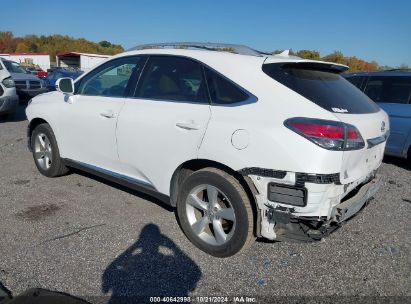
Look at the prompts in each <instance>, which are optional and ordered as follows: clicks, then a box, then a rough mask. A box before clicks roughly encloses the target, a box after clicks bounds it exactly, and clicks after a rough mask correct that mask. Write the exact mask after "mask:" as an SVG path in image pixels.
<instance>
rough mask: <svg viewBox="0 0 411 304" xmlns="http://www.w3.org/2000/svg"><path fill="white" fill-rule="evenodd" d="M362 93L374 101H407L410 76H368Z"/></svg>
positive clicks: (409, 94) (410, 82)
mask: <svg viewBox="0 0 411 304" xmlns="http://www.w3.org/2000/svg"><path fill="white" fill-rule="evenodd" d="M364 93H365V94H367V95H368V97H370V98H371V99H372V100H374V101H375V102H386V103H408V102H409V101H410V98H411V77H404V76H375V77H370V78H369V80H368V82H367V86H366V88H365V90H364Z"/></svg>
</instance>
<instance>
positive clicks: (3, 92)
mask: <svg viewBox="0 0 411 304" xmlns="http://www.w3.org/2000/svg"><path fill="white" fill-rule="evenodd" d="M18 102H19V97H18V96H17V93H16V86H15V83H14V80H13V79H12V77H11V74H10V72H9V71H8V70H7V69H6V66H5V65H4V63H3V59H2V58H0V115H8V116H9V117H13V116H14V114H15V113H16V109H17V105H18Z"/></svg>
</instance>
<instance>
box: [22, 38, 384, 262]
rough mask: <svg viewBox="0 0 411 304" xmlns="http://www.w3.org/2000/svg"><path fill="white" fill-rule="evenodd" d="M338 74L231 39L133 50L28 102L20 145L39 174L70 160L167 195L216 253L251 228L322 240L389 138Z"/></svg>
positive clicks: (368, 192) (343, 215)
mask: <svg viewBox="0 0 411 304" xmlns="http://www.w3.org/2000/svg"><path fill="white" fill-rule="evenodd" d="M175 46H177V47H178V48H175ZM182 46H183V47H184V48H182ZM167 47H169V48H167ZM172 47H174V48H172ZM219 47H221V48H222V50H229V51H230V52H225V51H215V49H218V48H219ZM194 48H205V49H208V50H198V49H194ZM221 48H220V50H221ZM210 49H212V50H210ZM346 69H347V67H346V66H343V65H340V64H335V63H328V62H320V61H312V60H303V59H301V58H298V57H293V56H289V55H288V54H286V53H282V54H280V55H276V56H272V55H266V54H263V53H259V52H257V51H254V50H252V49H249V48H246V47H243V46H235V45H223V46H217V45H214V44H211V45H210V44H194V43H180V44H172V45H171V46H170V45H169V44H161V45H155V46H152V48H150V46H147V45H146V46H141V47H137V48H136V49H135V50H131V51H127V52H125V53H122V54H119V55H117V56H114V57H113V58H110V59H108V60H107V61H105V62H104V63H102V64H100V65H99V66H97V67H95V68H94V69H93V70H91V71H90V72H88V73H86V74H84V75H82V76H81V77H80V78H78V79H77V80H76V81H74V82H73V80H72V79H70V78H62V79H59V80H58V82H57V86H58V91H57V92H50V93H46V94H43V95H41V96H38V97H35V98H33V99H32V101H31V103H30V104H29V106H28V107H27V111H26V113H27V117H28V119H29V121H30V124H29V127H28V141H29V147H30V149H31V150H32V152H33V156H34V161H35V163H36V166H37V168H38V170H39V171H40V172H41V173H42V174H44V175H45V176H49V177H55V176H61V175H63V174H66V173H67V172H68V168H70V167H74V168H79V169H82V170H85V171H88V172H91V173H93V174H96V175H99V176H101V177H104V178H108V179H110V180H112V181H116V182H118V183H121V184H123V185H126V186H129V187H132V188H136V189H139V190H141V191H143V192H147V193H150V194H153V195H157V197H161V198H163V199H164V201H166V202H168V203H169V204H171V205H172V206H174V207H176V212H177V215H178V219H179V222H180V225H181V228H182V230H183V231H184V233H185V234H186V236H187V237H188V238H189V239H190V240H191V242H192V243H194V244H195V245H196V246H197V247H198V248H200V249H201V250H203V251H205V252H207V253H209V254H211V255H214V256H218V257H226V256H230V255H233V254H236V253H238V252H240V251H242V250H244V249H245V248H247V247H248V246H249V245H250V244H251V243H252V242H253V240H254V239H255V238H256V237H264V238H267V239H269V240H283V239H294V240H319V239H321V238H322V237H324V236H326V235H327V234H328V233H329V232H331V231H333V230H334V229H335V228H337V227H339V225H340V223H342V222H343V221H345V220H347V219H348V218H350V217H352V216H353V215H355V214H356V213H357V212H358V211H359V210H360V209H361V208H362V207H363V206H364V205H365V204H366V202H367V201H368V200H369V198H370V197H372V196H373V195H374V194H375V192H376V191H377V189H378V186H379V183H380V178H379V176H378V175H377V174H376V171H377V169H378V167H379V166H380V164H381V161H382V158H383V154H384V148H385V142H386V139H387V136H388V134H389V123H388V117H387V115H386V113H385V112H384V111H382V110H381V109H380V108H379V107H378V106H377V105H376V104H375V103H374V102H372V101H371V100H370V99H369V98H368V97H367V96H365V95H364V94H363V93H361V92H360V91H359V90H358V89H357V88H355V87H354V86H353V85H352V84H350V83H349V82H348V81H346V80H345V79H344V78H343V77H341V76H340V75H339V73H340V72H342V71H344V70H346Z"/></svg>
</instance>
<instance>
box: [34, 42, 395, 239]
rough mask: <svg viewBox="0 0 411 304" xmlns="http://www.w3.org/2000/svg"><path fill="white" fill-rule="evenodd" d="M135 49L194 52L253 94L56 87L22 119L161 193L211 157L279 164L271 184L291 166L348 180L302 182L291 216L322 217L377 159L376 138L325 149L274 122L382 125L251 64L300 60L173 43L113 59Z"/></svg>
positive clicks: (261, 199) (262, 183)
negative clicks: (247, 98) (121, 92)
mask: <svg viewBox="0 0 411 304" xmlns="http://www.w3.org/2000/svg"><path fill="white" fill-rule="evenodd" d="M137 54H174V55H181V56H187V57H190V58H194V59H196V60H199V61H201V62H203V63H204V64H206V65H208V66H210V67H212V68H213V69H215V70H217V71H218V72H220V73H222V74H223V75H225V76H226V77H228V78H230V79H231V80H233V81H234V82H235V83H237V84H238V85H240V86H242V87H243V88H244V89H246V90H247V91H248V92H250V93H251V94H253V95H254V96H256V97H257V99H258V101H257V102H253V103H246V104H241V105H229V106H222V105H213V106H209V105H199V104H193V103H177V102H165V101H155V100H143V99H131V98H130V99H121V98H120V99H119V98H101V97H100V98H92V97H89V98H84V100H83V99H81V98H82V97H79V96H73V97H71V98H73V100H74V102H73V103H72V104H69V103H67V102H65V101H64V96H63V95H62V94H61V93H52V94H44V95H41V96H38V97H36V98H34V99H33V102H32V104H31V105H30V106H29V107H28V109H27V115H28V118H29V120H31V119H33V118H35V117H43V118H44V119H45V120H47V121H49V122H50V124H51V126H52V128H53V130H55V133H56V137H57V141H58V143H59V145H60V150H61V153H62V155H63V156H65V157H69V158H73V159H75V160H78V161H81V162H83V163H89V164H92V165H95V166H101V167H103V168H104V169H108V170H111V171H115V172H117V173H120V174H123V175H126V176H129V177H133V178H137V179H139V180H142V181H145V182H147V183H149V184H151V185H153V186H154V187H155V188H156V189H157V190H158V191H159V192H161V193H164V194H169V189H170V182H171V178H172V175H173V173H174V172H175V170H176V169H177V168H178V167H179V166H180V165H181V164H182V163H184V162H186V161H189V160H193V159H196V158H200V159H207V160H212V161H216V162H219V163H222V164H224V165H225V166H227V167H229V168H231V169H233V170H239V169H243V168H246V167H260V168H267V169H274V170H284V171H286V172H287V176H286V178H285V179H284V180H277V182H284V183H288V184H293V183H294V182H295V174H294V172H305V173H317V174H332V173H340V175H341V180H342V182H343V184H346V183H352V184H350V185H349V186H348V189H347V190H346V191H344V186H343V185H334V184H326V185H317V184H309V183H306V187H307V189H308V202H307V206H306V207H298V208H296V211H297V214H298V215H304V216H326V217H330V216H331V210H332V208H333V207H334V206H335V205H336V204H338V203H339V202H340V201H341V198H342V197H343V196H344V195H345V194H346V193H347V192H349V191H351V190H352V189H353V188H354V187H356V186H357V185H358V184H359V183H361V182H363V181H364V180H365V178H366V177H367V175H368V174H369V173H370V172H371V171H372V170H374V169H375V168H377V167H378V166H379V165H380V163H381V159H382V155H383V151H384V147H385V143H384V144H380V145H378V146H376V147H374V148H372V149H367V148H364V149H361V150H357V151H346V152H339V151H329V150H326V149H323V148H321V147H319V146H317V145H315V144H313V143H312V142H310V141H309V140H307V139H305V138H303V137H302V136H300V135H298V134H296V133H295V132H293V131H291V130H289V129H288V128H286V127H285V126H284V121H285V120H287V119H289V118H292V117H308V118H318V119H325V120H333V121H344V122H346V123H350V124H352V125H354V126H356V127H357V128H358V129H359V131H360V132H361V134H362V136H363V137H364V139H365V140H367V139H369V138H373V137H377V136H380V135H381V133H379V132H378V130H379V128H380V126H381V122H382V121H385V123H386V125H387V126H388V118H387V115H386V114H385V113H384V112H383V111H381V112H378V113H373V114H361V115H360V114H358V115H351V114H341V113H331V112H329V111H327V110H325V109H323V108H321V107H319V106H318V105H316V104H315V103H313V102H310V101H308V100H307V99H306V98H304V97H303V96H301V95H299V94H298V93H296V92H294V91H292V90H290V89H289V88H287V87H286V86H284V85H282V84H280V83H278V82H276V81H274V80H273V79H271V78H270V77H269V76H267V75H266V74H264V73H263V72H262V69H261V67H262V64H263V63H264V61H265V60H267V61H268V62H286V61H288V62H296V61H307V60H301V59H295V58H292V57H289V58H286V57H284V56H283V57H281V56H279V57H272V56H271V57H268V58H266V57H255V56H243V55H236V54H230V53H224V52H210V51H195V50H181V49H173V50H170V49H169V50H165V49H155V50H142V51H132V52H127V53H123V54H120V55H116V56H114V57H113V58H118V57H122V56H129V55H137ZM82 77H84V75H83V76H82ZM80 79H81V78H80ZM77 81H78V80H77ZM103 100H104V102H103ZM123 105H124V106H123ZM109 111H112V112H111V113H113V114H114V116H115V117H113V118H106V117H102V116H101V115H99V113H104V114H110V113H108V112H109ZM105 116H106V115H105ZM108 116H111V115H108ZM243 130H246V131H243ZM79 139H80V140H79ZM117 153H118V157H117ZM367 159H368V161H367ZM345 172H346V173H347V175H348V177H347V178H345V177H344V173H345ZM252 178H253V181H254V183H256V185H258V187H260V189H262V190H261V192H260V194H259V195H257V202H258V206H259V208H260V210H261V211H263V210H264V208H266V207H264V205H265V203H267V197H266V193H267V192H266V187H267V184H268V182H269V181H270V180H271V181H272V179H267V178H260V179H259V180H258V179H257V178H258V177H256V176H254V177H252ZM257 180H258V182H257ZM264 229H271V228H270V227H266V226H265V227H264ZM267 235H269V234H267ZM270 237H272V235H271V236H270Z"/></svg>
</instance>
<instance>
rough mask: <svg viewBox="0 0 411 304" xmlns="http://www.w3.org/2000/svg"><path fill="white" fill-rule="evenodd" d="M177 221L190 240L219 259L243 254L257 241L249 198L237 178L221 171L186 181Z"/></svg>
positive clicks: (197, 174)
mask: <svg viewBox="0 0 411 304" xmlns="http://www.w3.org/2000/svg"><path fill="white" fill-rule="evenodd" d="M209 197H210V198H209ZM177 217H178V220H179V222H180V225H181V228H182V230H183V232H184V233H185V235H186V236H187V238H188V239H189V240H190V241H191V242H192V243H193V244H194V245H195V246H197V247H198V248H199V249H201V250H202V251H204V252H206V253H208V254H210V255H213V256H216V257H229V256H232V255H234V254H238V253H241V252H244V251H245V250H246V249H248V248H249V247H250V246H251V244H252V243H253V242H254V240H255V236H254V234H253V231H254V216H253V210H252V206H251V203H250V200H249V198H248V195H247V193H246V192H245V190H244V188H243V187H242V186H241V184H240V183H239V181H238V180H237V179H236V178H234V177H233V176H232V175H230V174H228V173H227V172H225V171H222V170H220V169H216V168H205V169H201V170H199V171H196V172H194V173H193V174H191V175H190V176H189V177H187V178H186V179H185V181H184V183H183V185H182V187H181V191H180V193H179V195H178V199H177Z"/></svg>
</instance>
